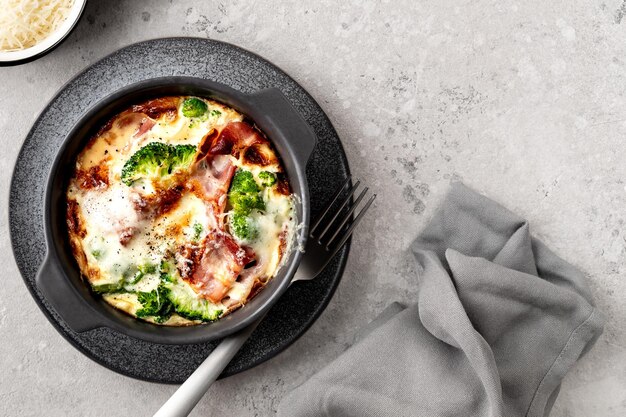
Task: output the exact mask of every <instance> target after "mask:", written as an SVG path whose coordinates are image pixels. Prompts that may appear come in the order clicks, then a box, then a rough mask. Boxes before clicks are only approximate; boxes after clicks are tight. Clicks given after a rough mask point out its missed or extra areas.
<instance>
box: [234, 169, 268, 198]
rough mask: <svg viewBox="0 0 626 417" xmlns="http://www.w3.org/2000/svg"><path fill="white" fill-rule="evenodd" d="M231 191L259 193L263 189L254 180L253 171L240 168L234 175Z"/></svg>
mask: <svg viewBox="0 0 626 417" xmlns="http://www.w3.org/2000/svg"><path fill="white" fill-rule="evenodd" d="M230 191H231V192H236V193H246V194H251V193H258V192H259V191H261V189H260V188H259V185H258V184H257V183H256V181H255V180H254V176H253V175H252V172H250V171H246V170H243V169H238V170H237V172H235V175H234V176H233V181H232V182H231V184H230Z"/></svg>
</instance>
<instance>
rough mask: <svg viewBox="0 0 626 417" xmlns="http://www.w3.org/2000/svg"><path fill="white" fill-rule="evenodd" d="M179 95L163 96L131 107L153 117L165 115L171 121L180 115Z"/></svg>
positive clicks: (134, 110) (137, 111)
mask: <svg viewBox="0 0 626 417" xmlns="http://www.w3.org/2000/svg"><path fill="white" fill-rule="evenodd" d="M179 104H180V98H179V97H161V98H155V99H153V100H148V101H146V102H143V103H141V104H136V105H134V106H133V107H132V108H131V109H132V111H133V112H136V113H144V114H146V115H148V117H151V118H152V119H158V118H159V117H161V116H163V115H165V116H166V117H167V119H168V120H169V121H173V120H176V118H177V117H178V105H179Z"/></svg>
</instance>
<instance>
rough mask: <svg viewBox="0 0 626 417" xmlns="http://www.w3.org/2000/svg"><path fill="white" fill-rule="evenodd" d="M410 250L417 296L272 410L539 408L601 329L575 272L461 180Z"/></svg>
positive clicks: (488, 411)
mask: <svg viewBox="0 0 626 417" xmlns="http://www.w3.org/2000/svg"><path fill="white" fill-rule="evenodd" d="M411 250H412V252H413V254H414V255H415V259H416V260H417V263H418V271H419V272H418V277H417V283H418V285H419V294H418V296H417V300H416V301H417V302H416V303H415V305H412V306H409V307H404V306H401V305H400V304H397V303H394V304H392V305H391V306H390V307H389V308H388V309H387V310H385V311H384V312H383V313H382V314H381V315H380V316H379V317H378V318H377V319H376V320H374V322H372V323H370V325H369V326H368V327H367V328H366V329H364V331H363V332H362V335H361V337H360V339H359V340H358V341H357V342H355V344H354V345H353V346H352V347H350V348H349V349H348V350H346V351H345V352H344V353H343V354H341V355H340V356H339V357H338V358H337V359H335V360H334V361H333V362H331V363H330V364H329V365H327V366H326V367H325V368H324V369H322V370H321V371H320V372H319V373H317V374H316V375H314V376H313V377H312V378H311V379H309V380H308V381H307V382H305V383H304V384H303V385H301V386H300V387H298V388H296V389H295V390H294V391H293V392H291V393H290V394H288V395H287V396H286V397H285V399H284V400H283V401H282V403H281V404H280V406H279V413H278V414H279V416H289V417H300V416H359V417H360V416H387V415H389V416H426V417H436V416H442V417H443V416H446V417H452V416H455V417H456V416H459V417H460V416H463V417H468V416H479V417H482V416H485V417H486V416H489V417H516V416H527V417H544V416H547V415H548V413H549V412H550V409H551V408H552V405H553V403H554V400H555V399H556V396H557V394H558V392H559V387H560V382H561V380H562V378H563V377H564V376H565V374H566V373H567V371H568V370H569V369H570V368H571V367H572V365H573V364H574V362H575V361H576V360H577V359H578V358H580V357H581V356H582V355H583V354H585V353H586V352H587V351H588V350H589V349H590V348H591V346H592V345H593V344H594V343H595V341H596V340H597V338H598V337H599V336H600V334H601V333H602V328H603V324H604V318H603V316H602V314H601V313H600V312H599V311H598V310H597V309H596V308H595V307H594V304H593V301H592V298H591V294H590V292H589V289H588V288H587V285H586V283H585V277H584V276H583V274H582V273H581V272H580V271H578V270H577V269H576V268H574V267H573V266H572V265H570V264H568V263H567V262H565V261H563V260H562V259H561V258H559V257H558V256H556V255H555V254H554V253H553V252H552V251H550V249H548V248H547V247H546V246H545V245H544V244H543V243H541V242H539V241H538V240H537V239H535V238H533V237H531V235H530V232H529V226H528V222H526V221H525V220H524V219H522V218H520V217H519V216H517V215H515V214H513V213H511V212H510V211H508V210H507V209H505V208H504V207H502V206H500V205H498V204H497V203H495V202H493V201H491V200H489V199H488V198H486V197H483V196H481V195H479V194H477V193H475V192H473V191H472V190H470V189H468V188H466V187H465V186H464V185H462V184H453V185H452V188H451V191H450V192H449V194H448V195H447V197H446V198H445V200H444V201H443V203H442V205H441V207H440V208H439V210H438V211H437V213H436V214H435V216H434V218H433V220H432V222H431V223H430V224H429V226H427V228H426V229H425V230H424V231H423V232H422V233H421V234H420V236H419V237H418V238H417V239H416V240H415V242H414V243H413V245H412V247H411Z"/></svg>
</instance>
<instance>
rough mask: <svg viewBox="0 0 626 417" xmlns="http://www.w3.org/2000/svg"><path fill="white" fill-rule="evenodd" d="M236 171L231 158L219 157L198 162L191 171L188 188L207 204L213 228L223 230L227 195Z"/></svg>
mask: <svg viewBox="0 0 626 417" xmlns="http://www.w3.org/2000/svg"><path fill="white" fill-rule="evenodd" d="M235 169H236V167H235V165H233V163H232V161H231V160H230V158H229V157H227V156H224V155H217V156H214V157H212V158H205V159H203V160H201V161H199V162H196V163H195V165H194V166H193V168H192V170H191V175H190V176H189V180H188V181H187V184H186V185H187V188H188V189H190V190H191V191H192V192H193V193H194V194H195V195H196V196H197V197H198V198H200V199H202V200H204V202H205V203H206V205H207V215H208V216H209V219H212V220H213V222H212V224H210V226H211V227H212V228H215V229H222V228H223V224H224V220H223V218H222V217H223V216H222V213H224V208H225V207H226V193H228V187H230V181H231V180H232V178H233V175H234V174H235Z"/></svg>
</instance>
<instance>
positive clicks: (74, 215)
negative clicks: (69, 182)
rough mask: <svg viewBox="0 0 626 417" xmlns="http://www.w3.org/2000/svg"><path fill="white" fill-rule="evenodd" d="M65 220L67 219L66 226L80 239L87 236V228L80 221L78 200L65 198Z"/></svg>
mask: <svg viewBox="0 0 626 417" xmlns="http://www.w3.org/2000/svg"><path fill="white" fill-rule="evenodd" d="M65 220H66V221H67V227H68V229H69V230H70V232H71V233H73V234H75V235H76V236H78V237H79V238H81V239H82V238H84V237H85V236H87V229H85V226H84V225H83V224H82V222H81V221H80V208H79V206H78V201H76V200H73V199H71V200H70V199H68V200H67V214H66V216H65Z"/></svg>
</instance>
